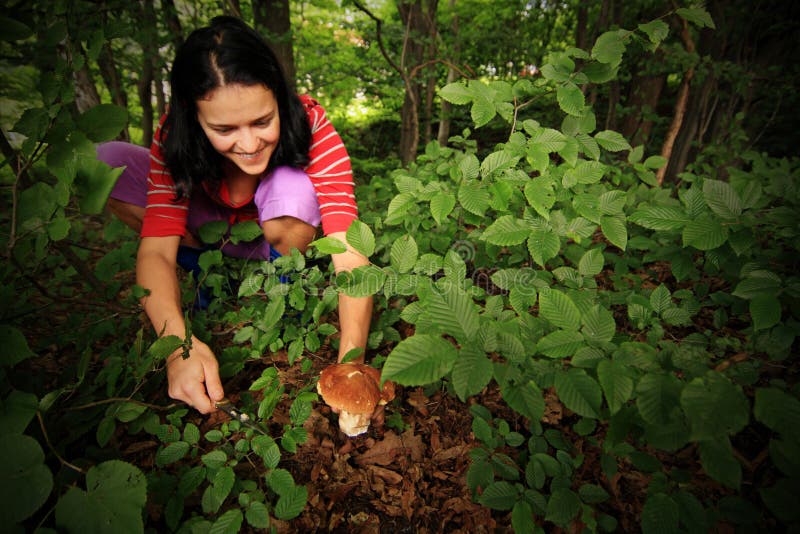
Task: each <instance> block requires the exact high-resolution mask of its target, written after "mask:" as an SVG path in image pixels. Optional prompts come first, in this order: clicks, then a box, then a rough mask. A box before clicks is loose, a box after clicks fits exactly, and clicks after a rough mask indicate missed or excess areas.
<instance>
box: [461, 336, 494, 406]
mask: <svg viewBox="0 0 800 534" xmlns="http://www.w3.org/2000/svg"><path fill="white" fill-rule="evenodd" d="M491 379H492V362H491V360H489V358H488V357H487V356H486V354H484V352H483V351H481V350H479V349H477V348H476V347H474V346H472V345H467V346H464V347H462V348H461V350H460V351H459V354H458V359H457V360H456V361H455V363H454V364H453V372H452V380H453V389H454V390H455V392H456V395H458V398H459V399H461V401H462V402H465V401H466V400H467V398H468V397H470V396H472V395H477V394H478V393H480V392H481V390H482V389H483V388H485V387H486V386H487V385H488V384H489V381H490V380H491Z"/></svg>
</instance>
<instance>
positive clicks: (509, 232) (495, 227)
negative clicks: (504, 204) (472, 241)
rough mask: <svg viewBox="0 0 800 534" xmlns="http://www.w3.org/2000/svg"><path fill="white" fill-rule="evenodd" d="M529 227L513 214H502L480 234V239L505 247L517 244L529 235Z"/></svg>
mask: <svg viewBox="0 0 800 534" xmlns="http://www.w3.org/2000/svg"><path fill="white" fill-rule="evenodd" d="M530 232H531V229H530V227H529V226H528V225H527V224H526V223H525V221H523V220H522V219H517V218H516V217H514V216H513V215H503V216H502V217H500V218H499V219H497V220H496V221H495V222H493V223H492V224H491V225H489V227H488V228H487V229H486V230H485V231H484V232H483V235H481V239H483V240H484V241H488V242H489V243H491V244H492V245H500V246H502V247H506V246H509V245H519V244H520V243H522V242H523V241H525V240H526V239H527V238H528V236H529V235H530Z"/></svg>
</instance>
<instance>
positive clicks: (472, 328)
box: [424, 281, 480, 343]
mask: <svg viewBox="0 0 800 534" xmlns="http://www.w3.org/2000/svg"><path fill="white" fill-rule="evenodd" d="M424 305H425V307H426V313H427V314H428V317H430V319H431V321H433V322H434V323H435V324H436V325H437V327H438V328H439V329H440V330H441V331H443V333H446V334H449V335H451V336H453V337H455V338H456V339H458V340H459V341H460V342H462V343H466V342H468V341H469V340H471V339H474V338H475V336H476V334H477V333H478V328H479V325H480V318H479V316H478V311H477V309H476V307H475V304H474V303H473V301H472V298H471V297H470V296H469V295H468V294H467V293H466V292H465V291H464V290H463V289H461V287H459V283H458V282H456V283H453V282H448V281H442V282H439V283H438V284H437V285H436V286H434V287H432V288H431V292H430V293H429V294H428V295H426V296H425V298H424Z"/></svg>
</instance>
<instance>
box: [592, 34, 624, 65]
mask: <svg viewBox="0 0 800 534" xmlns="http://www.w3.org/2000/svg"><path fill="white" fill-rule="evenodd" d="M626 33H627V32H625V30H612V31H608V32H605V33H603V34H602V35H600V37H598V38H597V40H596V41H595V43H594V46H593V47H592V58H594V59H596V60H597V61H599V62H600V63H607V64H609V65H610V66H614V67H615V66H617V65H619V64H620V63H621V62H622V54H623V53H624V52H625V42H624V41H623V37H624V36H625V34H626Z"/></svg>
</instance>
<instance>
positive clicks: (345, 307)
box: [329, 232, 372, 363]
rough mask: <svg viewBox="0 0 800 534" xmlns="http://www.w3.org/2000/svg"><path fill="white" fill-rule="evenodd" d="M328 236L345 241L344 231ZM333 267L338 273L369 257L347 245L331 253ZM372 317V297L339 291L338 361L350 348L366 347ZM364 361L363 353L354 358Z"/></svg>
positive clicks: (365, 263)
mask: <svg viewBox="0 0 800 534" xmlns="http://www.w3.org/2000/svg"><path fill="white" fill-rule="evenodd" d="M329 237H332V238H334V239H338V240H339V241H341V242H343V243H347V238H346V233H345V232H334V233H332V234H330V236H329ZM331 259H332V260H333V268H334V270H335V271H336V272H337V273H338V272H341V271H351V270H353V269H355V268H356V267H361V266H363V265H368V264H369V259H367V258H366V257H365V256H362V255H361V254H359V253H358V252H356V251H354V250H352V249H351V248H349V247H348V250H347V252H342V253H341V254H333V255H332V256H331ZM371 319H372V297H371V296H369V297H350V296H348V295H345V294H344V293H339V327H340V328H341V332H342V336H341V339H340V340H339V356H338V358H337V360H338V361H341V360H342V358H344V357H345V355H346V354H347V353H348V352H349V351H350V350H352V349H355V348H361V349H366V346H367V336H369V324H370V320H371ZM354 361H358V362H362V363H363V361H364V354H363V353H362V354H361V356H360V357H359V358H358V359H356V360H354Z"/></svg>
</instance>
